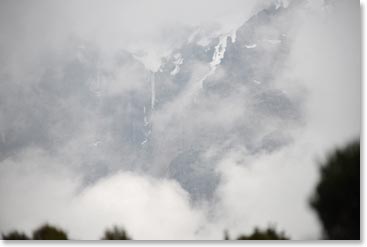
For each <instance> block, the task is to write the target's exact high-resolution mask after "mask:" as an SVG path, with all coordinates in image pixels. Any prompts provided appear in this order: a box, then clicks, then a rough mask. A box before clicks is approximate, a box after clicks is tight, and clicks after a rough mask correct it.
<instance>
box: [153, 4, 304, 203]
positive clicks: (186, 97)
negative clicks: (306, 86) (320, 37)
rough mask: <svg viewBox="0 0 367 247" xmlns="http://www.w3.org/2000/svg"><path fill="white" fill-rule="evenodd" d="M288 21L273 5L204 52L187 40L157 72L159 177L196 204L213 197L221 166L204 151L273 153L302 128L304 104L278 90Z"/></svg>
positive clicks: (286, 11)
mask: <svg viewBox="0 0 367 247" xmlns="http://www.w3.org/2000/svg"><path fill="white" fill-rule="evenodd" d="M289 8H292V6H289ZM289 14H291V11H290V10H289V9H287V8H284V7H281V6H277V5H274V6H271V7H270V8H268V9H265V10H262V11H260V12H259V13H257V14H256V15H254V16H253V17H252V18H251V19H249V20H248V21H247V22H246V23H244V24H243V25H242V26H241V27H240V28H239V29H238V30H236V32H235V33H231V34H224V35H221V36H219V37H217V38H215V39H213V40H211V41H210V42H209V43H208V44H206V45H204V46H203V45H201V44H198V43H195V39H194V40H191V41H190V42H188V43H187V44H185V45H184V46H183V47H182V48H181V49H178V50H176V51H175V52H174V53H173V54H174V55H173V56H172V57H171V58H169V59H167V61H166V63H164V64H163V65H162V67H161V70H160V71H159V72H157V73H156V78H157V81H156V85H157V88H156V89H157V91H156V98H157V108H156V111H155V112H154V113H153V128H152V131H153V138H157V139H153V142H154V143H157V142H160V141H164V142H165V144H166V145H165V146H164V147H165V148H166V150H163V151H162V150H160V151H159V152H160V154H163V156H164V157H167V159H166V160H164V159H163V160H161V161H162V167H161V168H162V170H161V171H160V172H159V174H160V175H162V176H167V175H168V176H169V177H171V178H174V179H176V180H177V181H178V182H179V183H180V184H181V186H182V187H183V188H184V189H186V190H187V191H188V192H189V193H190V194H191V195H192V196H193V198H196V199H199V198H210V197H211V195H212V194H213V193H214V191H215V188H216V184H217V183H218V181H219V177H218V175H217V174H216V173H215V164H216V162H218V160H216V158H215V157H212V158H211V159H201V158H200V157H201V156H200V155H202V154H203V153H205V151H206V150H208V149H210V148H211V147H212V146H221V147H222V148H221V150H226V149H230V148H233V147H237V146H241V147H244V148H246V150H247V151H248V152H249V153H256V152H264V151H265V152H271V151H274V150H277V149H279V148H281V147H282V146H284V145H287V144H288V143H289V142H291V140H292V138H291V135H290V133H289V129H290V128H293V127H294V126H297V125H298V124H300V122H301V121H302V109H301V107H302V104H301V101H300V100H299V99H297V98H296V97H293V96H292V95H288V94H287V93H286V92H284V91H283V90H281V89H278V88H277V86H276V84H275V79H276V77H277V75H278V74H280V73H282V72H283V69H284V66H285V62H286V58H287V55H288V50H289V45H290V41H289V40H288V38H287V32H288V28H290V26H287V25H284V23H283V20H284V18H285V16H286V15H289ZM172 105H173V106H172ZM167 114H168V115H169V117H167ZM193 116H194V117H193ZM185 119H190V122H187V121H185ZM154 120H156V121H154ZM155 122H156V123H157V124H159V125H162V126H155V125H154V124H155ZM163 126H164V127H163ZM165 133H167V137H163V139H158V138H162V136H164V135H165ZM162 147H163V146H162ZM152 151H153V153H154V154H153V156H159V155H158V154H157V153H155V150H152ZM217 156H218V157H219V156H220V152H219V153H218V155H217ZM193 157H195V158H193ZM203 170H205V173H204V172H202V171H203ZM204 184H205V185H204Z"/></svg>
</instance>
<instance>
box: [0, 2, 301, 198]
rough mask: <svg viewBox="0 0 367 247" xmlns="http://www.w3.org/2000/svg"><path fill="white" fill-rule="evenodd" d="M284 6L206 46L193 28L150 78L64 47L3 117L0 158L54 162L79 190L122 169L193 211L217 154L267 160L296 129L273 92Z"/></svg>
mask: <svg viewBox="0 0 367 247" xmlns="http://www.w3.org/2000/svg"><path fill="white" fill-rule="evenodd" d="M291 8H292V6H291V5H290V6H288V7H287V8H285V7H284V6H281V5H273V6H270V7H269V8H267V9H264V10H262V11H260V12H259V13H257V14H256V15H254V16H253V17H252V18H250V19H249V20H247V21H246V22H245V23H244V24H243V25H242V26H241V27H239V28H238V29H237V30H234V31H233V32H231V33H229V34H222V35H219V36H218V37H215V38H211V39H205V32H202V30H200V29H198V30H196V31H195V32H193V33H192V35H191V36H190V37H189V38H188V40H187V42H184V44H183V45H182V46H181V47H179V48H178V49H176V50H174V51H173V52H172V54H171V55H170V56H168V57H165V58H164V59H163V60H162V64H161V66H160V67H159V69H158V70H157V71H154V72H152V71H150V70H149V69H147V68H146V67H145V66H144V64H143V63H142V62H140V60H139V59H138V58H137V56H136V54H133V53H130V52H128V51H122V52H121V53H119V54H115V55H114V57H113V58H112V59H111V61H112V62H109V63H105V62H103V61H102V59H101V57H100V51H99V50H98V48H97V47H94V46H93V45H90V44H86V43H85V42H80V41H75V40H74V41H73V42H74V43H73V42H72V44H71V46H70V47H69V48H67V49H66V50H64V51H63V54H64V55H65V54H67V55H68V56H66V57H67V58H64V59H62V60H61V59H58V57H57V55H55V56H54V59H49V60H47V61H42V63H43V64H44V67H45V70H44V72H43V73H41V74H40V75H37V78H38V80H37V83H33V84H32V83H31V82H27V83H28V84H27V86H21V85H19V88H18V89H19V91H18V92H17V94H18V95H20V96H22V95H23V96H24V97H20V101H19V102H18V103H20V104H22V105H23V106H26V107H23V108H22V109H24V110H22V111H19V112H16V113H4V114H5V115H4V117H5V118H6V119H10V120H11V121H12V123H15V124H9V126H3V128H6V129H9V130H12V129H13V130H14V131H3V132H2V133H7V134H3V135H2V136H1V138H0V158H1V159H5V158H6V157H9V156H10V155H12V153H10V150H17V151H19V152H20V151H21V150H22V149H24V148H25V146H27V145H33V146H35V147H41V148H43V149H45V150H47V151H48V152H53V153H57V154H59V155H60V156H62V157H65V160H66V163H68V164H70V166H73V169H76V170H78V171H80V173H81V174H83V175H82V176H83V179H84V181H85V185H88V184H90V183H94V182H95V181H96V180H98V179H100V178H102V177H104V176H105V175H107V174H110V173H112V172H116V171H119V170H128V171H134V172H138V173H144V174H149V175H152V176H158V177H161V178H171V179H175V180H176V181H177V182H178V183H179V184H180V185H181V187H182V188H183V189H185V190H186V191H187V192H188V193H189V194H190V196H191V198H192V200H193V201H197V200H202V199H204V200H206V199H208V200H209V199H211V198H213V196H214V195H215V190H216V187H217V185H218V184H219V183H220V181H221V178H220V175H219V174H218V173H217V170H216V169H217V164H218V162H220V160H221V159H222V157H223V155H224V154H225V153H226V152H228V151H230V150H233V149H241V150H243V151H244V152H246V153H247V154H248V155H254V154H256V153H261V152H272V151H275V150H278V149H279V148H281V147H282V146H285V145H287V144H289V143H290V142H291V141H292V137H291V130H292V129H294V128H295V127H297V126H299V125H300V124H301V123H302V102H301V100H300V99H299V97H296V96H294V95H292V94H289V93H287V92H286V91H284V90H282V89H281V88H279V87H278V86H277V83H276V81H277V79H278V75H279V74H281V73H283V72H284V69H285V64H286V59H287V55H288V50H289V47H290V45H291V41H290V40H288V36H287V32H288V31H289V29H290V28H291V25H290V24H289V25H284V20H285V19H287V18H286V16H287V15H290V14H291V13H292V11H291ZM9 83H11V82H9ZM3 87H6V83H4V84H3ZM13 88H14V87H13ZM30 92H32V95H33V96H32V97H28V95H30ZM1 100H2V101H3V102H2V103H3V105H4V109H6V108H7V109H13V108H11V107H7V106H6V104H7V103H6V102H7V99H6V98H2V99H1ZM44 100H46V101H47V102H48V104H47V105H44V104H43V103H42V102H44ZM9 102H10V101H9ZM30 112H32V114H29V113H30ZM41 119H42V121H41ZM25 120H27V121H25ZM16 123H24V124H22V125H17V124H16ZM15 130H17V131H15Z"/></svg>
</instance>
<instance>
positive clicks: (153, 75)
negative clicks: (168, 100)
mask: <svg viewBox="0 0 367 247" xmlns="http://www.w3.org/2000/svg"><path fill="white" fill-rule="evenodd" d="M150 86H151V89H152V95H151V109H152V110H153V109H154V105H155V74H154V73H152V74H151V76H150Z"/></svg>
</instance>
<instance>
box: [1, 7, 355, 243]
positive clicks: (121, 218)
mask: <svg viewBox="0 0 367 247" xmlns="http://www.w3.org/2000/svg"><path fill="white" fill-rule="evenodd" d="M1 5H2V6H3V8H0V30H2V33H3V34H4V35H3V36H2V38H1V39H0V54H1V55H2V56H0V65H1V69H0V171H1V172H0V198H1V201H2V206H1V208H0V222H1V223H0V231H1V232H5V231H9V230H11V229H14V228H15V229H20V230H25V231H27V232H30V231H31V230H32V229H34V228H35V227H36V226H38V225H39V224H41V223H43V222H45V221H48V222H50V223H55V224H57V225H60V226H61V227H63V228H65V229H66V230H67V231H69V235H70V237H71V238H76V239H79V238H80V239H98V238H100V237H101V235H102V233H103V230H105V228H106V227H109V226H111V225H113V224H117V225H123V226H124V227H125V228H126V229H127V231H128V233H129V234H130V235H132V237H133V238H134V239H221V238H222V237H223V236H222V234H223V230H224V229H228V230H229V231H230V233H231V234H233V235H232V236H234V237H236V235H237V234H240V233H248V232H250V231H251V230H252V229H253V228H254V227H255V226H261V227H266V226H267V225H268V224H269V223H274V224H276V226H278V228H280V229H281V230H285V231H286V233H287V234H288V235H290V237H292V238H296V239H315V238H318V237H319V233H320V227H319V224H318V222H317V219H316V217H315V215H314V214H313V213H312V212H311V210H310V209H309V208H308V204H307V203H308V198H309V196H310V195H311V193H312V190H313V187H314V185H315V182H316V181H317V178H318V175H317V166H316V164H315V158H320V157H321V158H322V157H323V156H322V155H324V154H325V152H327V151H329V150H330V149H332V148H334V147H335V146H337V145H341V144H343V143H345V142H347V141H349V140H351V139H352V138H356V137H357V138H358V136H359V134H360V95H359V89H360V79H361V77H360V46H361V44H360V33H359V30H360V28H359V27H360V23H359V5H358V3H357V2H351V1H347V0H336V1H330V3H329V2H328V3H324V1H237V0H231V1H206V0H205V1H204V0H202V1H185V2H183V1H182V2H173V1H168V0H160V1H154V2H153V1H123V2H121V1H104V2H103V3H102V2H98V1H78V2H71V1H70V2H63V3H61V2H56V1H55V2H53V1H52V2H50V1H40V0H39V1H31V2H29V3H28V2H27V3H19V2H14V1H3V2H2V3H1ZM15 17H17V18H15ZM236 30H237V32H235V31H236ZM216 52H217V54H216ZM218 52H223V54H219V53H218ZM214 54H216V56H214ZM214 60H215V61H214ZM158 225H159V226H160V227H157V226H158Z"/></svg>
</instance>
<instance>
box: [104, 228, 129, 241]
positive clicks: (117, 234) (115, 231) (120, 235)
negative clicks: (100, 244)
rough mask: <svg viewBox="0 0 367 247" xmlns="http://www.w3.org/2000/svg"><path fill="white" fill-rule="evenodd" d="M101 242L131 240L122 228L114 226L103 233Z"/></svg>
mask: <svg viewBox="0 0 367 247" xmlns="http://www.w3.org/2000/svg"><path fill="white" fill-rule="evenodd" d="M102 240H131V238H130V236H129V235H128V234H127V232H126V231H125V230H124V229H123V228H119V227H117V226H114V227H113V228H112V229H107V230H106V231H105V233H104V236H103V237H102Z"/></svg>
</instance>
